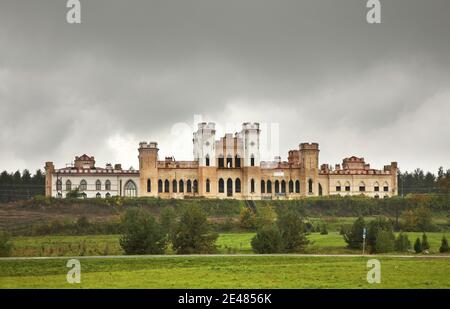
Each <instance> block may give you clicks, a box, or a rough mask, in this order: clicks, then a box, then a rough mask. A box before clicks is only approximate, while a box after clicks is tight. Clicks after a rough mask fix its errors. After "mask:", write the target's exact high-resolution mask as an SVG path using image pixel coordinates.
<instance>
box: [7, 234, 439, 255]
mask: <svg viewBox="0 0 450 309" xmlns="http://www.w3.org/2000/svg"><path fill="white" fill-rule="evenodd" d="M254 235H255V234H254V233H222V234H220V235H219V238H218V239H217V243H216V245H217V248H218V252H219V253H225V254H235V253H253V252H252V249H251V245H250V242H251V239H252V237H253V236H254ZM407 235H408V236H409V239H410V241H411V243H414V241H415V239H416V238H417V237H421V236H422V233H413V232H411V233H407ZM427 235H428V241H429V242H430V245H431V253H437V252H438V251H439V247H440V244H441V238H442V233H427ZM308 238H309V240H310V241H311V244H310V245H309V246H308V247H307V249H306V253H316V254H327V253H328V254H340V253H359V251H355V250H350V249H347V248H345V247H346V243H345V242H344V240H343V238H342V235H339V233H337V232H330V233H329V234H328V235H320V234H319V233H312V234H311V235H309V236H308ZM447 238H448V235H447ZM13 243H14V251H13V256H92V255H122V254H123V251H122V249H121V248H120V245H119V235H89V236H36V237H14V238H13ZM168 253H173V252H171V251H170V250H168Z"/></svg>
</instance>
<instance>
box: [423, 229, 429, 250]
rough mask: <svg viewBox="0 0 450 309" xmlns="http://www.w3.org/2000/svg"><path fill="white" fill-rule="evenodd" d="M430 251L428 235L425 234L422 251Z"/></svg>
mask: <svg viewBox="0 0 450 309" xmlns="http://www.w3.org/2000/svg"><path fill="white" fill-rule="evenodd" d="M429 249H430V243H429V242H428V236H427V234H425V233H423V235H422V251H425V250H429Z"/></svg>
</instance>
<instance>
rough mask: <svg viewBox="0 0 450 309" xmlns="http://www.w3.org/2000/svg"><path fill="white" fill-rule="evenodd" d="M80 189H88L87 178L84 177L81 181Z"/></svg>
mask: <svg viewBox="0 0 450 309" xmlns="http://www.w3.org/2000/svg"><path fill="white" fill-rule="evenodd" d="M78 189H79V190H80V191H85V190H86V189H87V182H86V180H84V179H83V180H81V181H80V186H79V187H78Z"/></svg>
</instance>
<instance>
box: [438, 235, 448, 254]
mask: <svg viewBox="0 0 450 309" xmlns="http://www.w3.org/2000/svg"><path fill="white" fill-rule="evenodd" d="M448 251H449V248H448V241H447V238H446V237H445V236H442V240H441V247H440V248H439V252H440V253H446V252H448Z"/></svg>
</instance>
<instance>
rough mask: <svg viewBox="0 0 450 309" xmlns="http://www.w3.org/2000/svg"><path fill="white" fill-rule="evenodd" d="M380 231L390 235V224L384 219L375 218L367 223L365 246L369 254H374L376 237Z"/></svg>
mask: <svg viewBox="0 0 450 309" xmlns="http://www.w3.org/2000/svg"><path fill="white" fill-rule="evenodd" d="M380 231H388V232H391V233H392V224H391V222H389V221H388V220H386V218H377V219H375V220H373V221H370V223H369V227H368V228H367V246H368V247H369V250H370V252H371V253H375V252H376V243H377V237H378V235H379V232H380Z"/></svg>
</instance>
